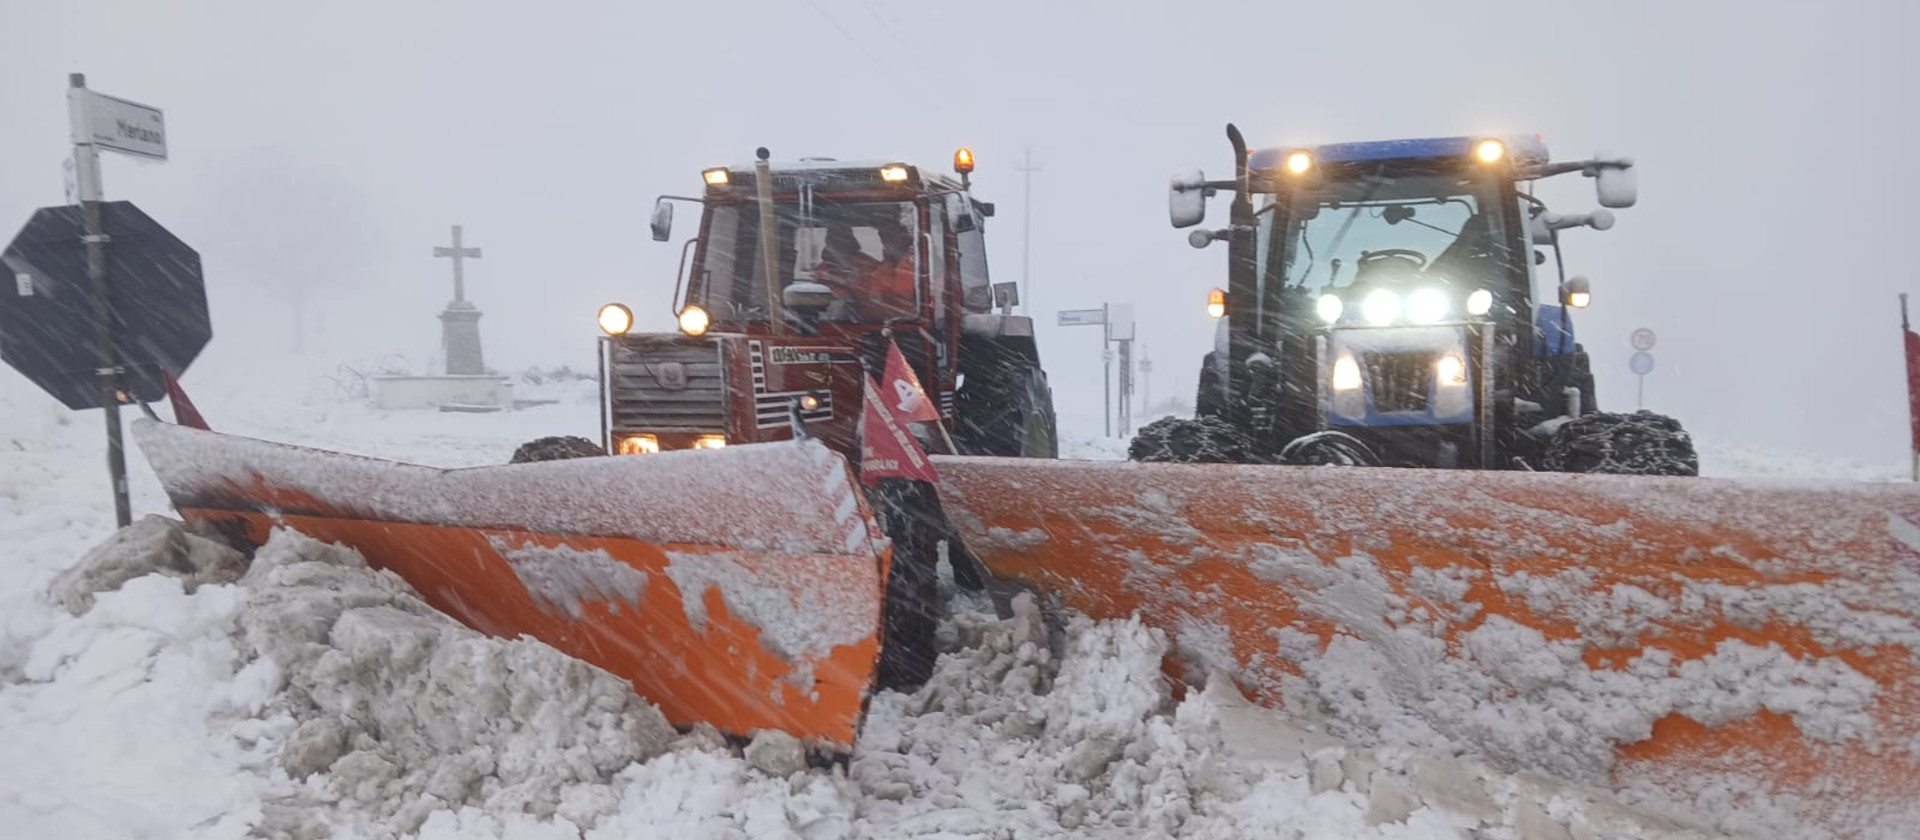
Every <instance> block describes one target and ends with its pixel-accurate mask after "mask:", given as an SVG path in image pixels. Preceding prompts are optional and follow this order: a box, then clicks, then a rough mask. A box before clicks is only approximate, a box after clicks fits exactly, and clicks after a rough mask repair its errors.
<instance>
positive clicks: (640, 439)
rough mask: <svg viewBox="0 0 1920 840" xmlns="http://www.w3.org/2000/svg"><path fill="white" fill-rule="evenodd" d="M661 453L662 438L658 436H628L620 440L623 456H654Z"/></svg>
mask: <svg viewBox="0 0 1920 840" xmlns="http://www.w3.org/2000/svg"><path fill="white" fill-rule="evenodd" d="M659 451H660V438H659V437H658V436H656V435H627V436H626V437H623V438H621V439H620V454H622V455H652V454H654V453H656V452H659Z"/></svg>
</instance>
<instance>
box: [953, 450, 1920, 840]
mask: <svg viewBox="0 0 1920 840" xmlns="http://www.w3.org/2000/svg"><path fill="white" fill-rule="evenodd" d="M936 461H937V467H938V469H939V471H940V475H941V480H942V484H943V488H942V501H943V503H944V505H945V507H946V509H947V511H948V513H949V515H950V516H951V517H952V518H953V519H954V521H955V524H956V526H957V528H958V530H959V532H960V534H961V536H962V537H963V538H964V539H965V540H966V541H967V543H968V547H969V548H971V549H972V550H973V551H974V553H975V554H977V555H978V556H979V557H980V558H981V559H982V560H984V561H985V562H986V564H987V565H988V566H989V567H990V568H991V569H992V570H993V571H994V572H995V573H996V574H998V575H1001V576H1007V577H1013V578H1017V579H1019V580H1022V581H1025V582H1026V583H1028V584H1031V585H1033V586H1035V587H1037V588H1039V589H1040V590H1042V591H1044V592H1049V593H1055V594H1057V595H1058V596H1059V597H1060V598H1061V600H1062V601H1064V603H1065V604H1066V605H1068V606H1071V607H1074V608H1076V609H1079V610H1081V611H1084V612H1086V613H1088V614H1091V615H1093V616H1096V617H1124V616H1126V615H1128V614H1131V613H1136V612H1137V613H1138V614H1140V615H1141V616H1142V617H1143V619H1145V620H1147V621H1148V622H1149V623H1152V624H1155V625H1157V626H1159V627H1161V628H1163V629H1165V630H1166V631H1167V632H1168V633H1169V635H1170V636H1171V637H1172V638H1173V640H1174V645H1175V648H1176V650H1177V651H1179V653H1180V655H1181V656H1180V658H1181V662H1180V663H1177V664H1180V665H1183V666H1185V667H1188V668H1199V669H1205V670H1207V671H1214V672H1217V671H1224V672H1226V673H1230V674H1232V675H1233V676H1234V677H1235V678H1236V680H1237V681H1238V682H1239V684H1240V685H1241V687H1242V688H1243V689H1244V690H1246V691H1247V692H1248V693H1249V694H1250V695H1252V696H1254V697H1255V698H1256V699H1258V700H1261V701H1264V702H1266V703H1269V704H1273V705H1284V706H1286V707H1287V708H1289V709H1291V710H1292V711H1294V712H1295V713H1298V714H1302V715H1306V716H1309V717H1314V718H1324V719H1325V720H1326V722H1327V725H1328V726H1329V727H1332V728H1335V729H1336V730H1344V731H1343V732H1342V734H1347V735H1350V736H1355V737H1360V738H1363V739H1365V738H1379V739H1383V740H1394V741H1411V742H1414V743H1420V742H1430V743H1433V744H1448V745H1457V746H1464V747H1467V748H1470V749H1472V750H1474V751H1476V752H1478V753H1480V754H1481V755H1482V756H1483V757H1485V758H1487V759H1489V760H1492V761H1494V762H1495V763H1496V764H1504V765H1506V766H1508V767H1509V768H1510V769H1514V768H1527V769H1533V770H1538V771H1543V772H1549V773H1552V774H1554V775H1557V776H1562V777H1568V778H1572V779H1575V780H1578V781H1581V782H1583V783H1587V784H1594V785H1611V786H1613V787H1615V788H1617V789H1622V790H1626V791H1641V792H1644V793H1647V795H1648V796H1649V797H1651V798H1655V799H1662V800H1667V801H1670V802H1674V803H1678V804H1680V805H1681V806H1682V807H1693V806H1700V807H1707V808H1709V809H1717V810H1722V811H1726V810H1735V809H1743V810H1747V811H1748V813H1749V814H1752V813H1765V812H1767V810H1768V809H1777V812H1778V813H1779V815H1780V817H1781V818H1782V819H1783V820H1790V821H1791V820H1805V821H1808V822H1811V823H1813V824H1817V825H1821V826H1823V827H1824V828H1826V829H1829V830H1832V831H1834V832H1836V833H1837V834H1838V835H1840V836H1850V835H1859V834H1862V833H1876V832H1874V830H1875V829H1877V828H1884V827H1886V826H1887V825H1890V824H1900V825H1904V824H1906V823H1904V822H1890V821H1899V820H1906V819H1914V818H1916V816H1920V806H1916V805H1915V803H1920V657H1917V656H1916V650H1920V626H1917V624H1916V613H1920V525H1916V524H1915V523H1920V488H1916V487H1914V486H1911V485H1904V484H1899V485H1895V484H1872V485H1869V484H1838V483H1833V484H1816V485H1808V484H1793V485H1788V484H1777V483H1746V482H1734V481H1723V480H1710V479H1666V478H1641V477H1628V476H1573V475H1560V474H1544V473H1536V474H1527V473H1471V472H1433V471H1414V470H1382V469H1341V468H1311V467H1266V466H1220V465H1177V464H1132V463H1090V462H1082V463H1073V462H1041V461H1028V460H1011V459H985V458H981V459H973V458H938V459H936ZM1785 824H1786V823H1782V825H1785ZM1915 825H1916V826H1920V823H1915ZM1783 830H1786V829H1784V828H1783ZM1789 833H1791V832H1790V831H1789ZM1783 836H1786V835H1783ZM1796 836H1797V835H1796Z"/></svg>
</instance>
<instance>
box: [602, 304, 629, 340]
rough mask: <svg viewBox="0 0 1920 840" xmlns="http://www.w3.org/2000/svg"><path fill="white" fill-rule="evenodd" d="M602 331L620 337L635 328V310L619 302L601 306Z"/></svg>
mask: <svg viewBox="0 0 1920 840" xmlns="http://www.w3.org/2000/svg"><path fill="white" fill-rule="evenodd" d="M599 321H600V331H601V332H603V333H606V334H607V335H610V336H614V337H615V338H618V337H620V336H623V335H626V334H627V330H630V329H633V310H631V309H628V308H626V307H625V306H622V305H620V304H617V303H609V304H607V305H606V306H602V307H600V317H599Z"/></svg>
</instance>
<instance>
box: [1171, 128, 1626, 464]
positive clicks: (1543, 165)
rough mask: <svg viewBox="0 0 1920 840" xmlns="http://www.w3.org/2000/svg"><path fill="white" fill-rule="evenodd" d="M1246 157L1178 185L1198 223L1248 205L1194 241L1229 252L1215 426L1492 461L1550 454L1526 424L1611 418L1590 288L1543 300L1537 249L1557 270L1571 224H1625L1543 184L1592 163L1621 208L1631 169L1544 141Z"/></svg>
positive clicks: (1580, 283) (1261, 436) (1177, 214)
mask: <svg viewBox="0 0 1920 840" xmlns="http://www.w3.org/2000/svg"><path fill="white" fill-rule="evenodd" d="M1236 136H1237V135H1236ZM1237 155H1238V158H1239V162H1240V166H1239V167H1238V169H1237V176H1238V177H1236V178H1235V179H1234V180H1233V181H1228V182H1207V181H1206V180H1205V179H1204V177H1203V176H1201V175H1200V173H1198V172H1193V173H1188V174H1185V175H1181V176H1176V177H1175V179H1174V184H1173V193H1172V210H1173V216H1174V219H1173V221H1174V224H1175V226H1176V227H1185V226H1190V225H1193V224H1196V223H1198V222H1199V221H1200V220H1201V216H1202V215H1203V214H1204V203H1203V202H1204V199H1205V197H1206V196H1207V195H1208V194H1210V193H1211V192H1212V191H1214V190H1216V189H1227V190H1232V191H1233V192H1234V193H1235V201H1234V204H1233V219H1232V224H1231V225H1230V227H1229V228H1227V229H1224V230H1220V231H1208V230H1204V229H1203V230H1198V231H1195V232H1194V233H1193V234H1192V235H1191V236H1190V237H1189V239H1190V241H1192V242H1193V244H1194V245H1195V246H1196V247H1205V246H1206V245H1208V244H1210V243H1212V242H1214V241H1221V240H1224V241H1227V242H1228V243H1229V248H1230V258H1229V260H1228V264H1229V269H1228V272H1229V283H1228V289H1227V290H1225V292H1224V293H1223V294H1222V295H1221V297H1222V298H1223V299H1224V302H1225V304H1226V305H1225V306H1224V307H1222V309H1223V310H1224V311H1223V316H1224V317H1223V318H1222V323H1221V330H1222V333H1223V335H1222V336H1221V339H1222V340H1220V341H1218V342H1216V348H1217V349H1216V353H1215V354H1214V356H1213V358H1211V359H1210V360H1209V362H1208V363H1207V364H1206V365H1204V366H1203V370H1202V392H1201V393H1200V395H1199V397H1200V399H1199V404H1200V408H1201V413H1202V414H1212V415H1214V416H1218V417H1220V418H1221V419H1223V420H1225V421H1226V422H1228V423H1229V424H1230V425H1232V426H1234V427H1236V428H1239V429H1242V430H1244V431H1245V432H1246V434H1247V436H1248V437H1249V439H1250V443H1251V445H1252V447H1253V448H1254V450H1255V451H1256V452H1257V453H1258V454H1260V455H1263V456H1265V457H1270V458H1277V459H1282V460H1295V459H1304V460H1306V461H1308V462H1323V461H1332V462H1341V463H1346V462H1360V463H1378V464H1384V465H1399V466H1426V467H1435V466H1439V467H1453V466H1475V467H1482V468H1493V467H1503V466H1508V465H1511V464H1512V463H1513V459H1514V458H1516V457H1519V458H1522V459H1523V460H1531V459H1532V458H1533V457H1534V456H1536V455H1537V452H1536V451H1535V450H1534V449H1533V448H1531V444H1530V442H1529V441H1527V440H1522V439H1521V438H1522V435H1521V434H1520V433H1519V432H1518V431H1517V430H1520V429H1526V428H1531V427H1534V426H1538V425H1540V424H1541V423H1543V422H1545V421H1548V420H1550V419H1552V418H1554V417H1558V416H1563V415H1572V416H1577V415H1579V414H1581V413H1582V412H1583V411H1590V410H1591V409H1592V406H1593V396H1592V390H1593V388H1592V374H1591V372H1590V370H1589V369H1588V365H1587V363H1586V359H1585V352H1584V350H1582V349H1580V348H1579V347H1578V345H1575V344H1573V343H1572V339H1571V337H1572V327H1571V324H1570V323H1569V316H1568V314H1567V312H1568V309H1569V308H1578V307H1581V306H1584V305H1585V304H1586V303H1587V300H1588V299H1589V297H1590V295H1589V289H1588V287H1587V285H1586V281H1585V280H1584V279H1583V278H1571V279H1569V278H1565V277H1561V278H1560V279H1559V280H1558V281H1557V282H1554V283H1553V284H1552V288H1549V289H1546V290H1544V293H1542V290H1539V289H1537V288H1536V284H1537V282H1538V278H1539V277H1541V276H1543V275H1544V272H1543V271H1541V270H1540V266H1541V265H1543V264H1544V260H1545V258H1546V255H1545V252H1542V251H1536V250H1535V246H1536V245H1539V246H1545V247H1548V248H1551V249H1552V250H1553V251H1554V259H1555V261H1556V263H1555V264H1556V266H1557V265H1558V264H1559V254H1558V246H1559V238H1558V231H1559V230H1561V229H1563V228H1566V227H1571V226H1575V225H1589V226H1592V227H1596V228H1600V229H1605V228H1606V227H1610V226H1611V223H1612V217H1611V215H1610V214H1608V213H1607V212H1606V211H1604V210H1600V211H1595V212H1594V213H1592V214H1586V215H1580V216H1563V215H1559V214H1553V213H1549V212H1547V210H1546V208H1545V206H1544V204H1542V203H1541V202H1540V201H1539V200H1538V199H1536V198H1534V197H1532V196H1531V195H1530V194H1529V191H1528V190H1526V189H1524V187H1525V186H1526V185H1527V183H1528V182H1530V181H1532V180H1534V179H1537V178H1541V177H1546V176H1549V175H1553V174H1558V173H1560V172H1568V171H1581V170H1584V171H1587V172H1589V174H1594V175H1596V176H1597V177H1599V178H1600V179H1601V181H1602V182H1603V183H1602V187H1601V200H1602V203H1603V204H1607V205H1609V206H1627V205H1630V204H1631V203H1632V199H1633V196H1632V192H1633V189H1632V187H1633V185H1632V184H1631V181H1630V175H1631V170H1630V169H1628V168H1627V167H1628V166H1629V165H1630V164H1629V163H1627V162H1623V161H1583V162H1580V163H1577V164H1556V163H1552V162H1551V161H1550V159H1549V157H1548V153H1547V149H1546V147H1545V145H1544V144H1543V143H1541V142H1540V141H1539V140H1538V139H1537V138H1533V137H1519V138H1471V137H1452V138H1436V139H1423V140H1392V141H1379V142H1363V143H1337V144H1329V145H1322V146H1308V147H1283V148H1276V149H1267V150H1262V151H1258V152H1254V153H1252V154H1248V153H1247V152H1246V151H1245V149H1244V146H1237ZM1622 177H1626V178H1628V179H1629V180H1628V181H1626V182H1625V183H1622V182H1621V179H1622ZM1549 328H1551V331H1552V334H1551V336H1549V335H1547V333H1546V332H1545V330H1547V329H1549ZM1209 389H1211V391H1212V393H1208V391H1209ZM1296 441H1307V443H1305V444H1302V445H1304V446H1309V447H1310V448H1311V447H1325V446H1334V447H1336V448H1339V449H1340V450H1341V451H1339V452H1335V453H1320V454H1317V455H1316V454H1314V453H1312V452H1301V451H1300V450H1299V447H1293V446H1292V445H1293V444H1294V443H1295V442H1296ZM1289 447H1292V451H1289Z"/></svg>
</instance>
